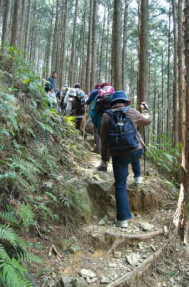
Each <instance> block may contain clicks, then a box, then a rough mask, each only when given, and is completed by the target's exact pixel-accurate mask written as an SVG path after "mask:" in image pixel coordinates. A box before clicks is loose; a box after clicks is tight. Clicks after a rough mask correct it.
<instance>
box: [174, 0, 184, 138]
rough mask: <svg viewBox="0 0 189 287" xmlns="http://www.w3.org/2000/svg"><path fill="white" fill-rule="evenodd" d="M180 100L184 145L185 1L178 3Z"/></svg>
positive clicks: (179, 116)
mask: <svg viewBox="0 0 189 287" xmlns="http://www.w3.org/2000/svg"><path fill="white" fill-rule="evenodd" d="M177 53H178V99H177V102H176V103H175V106H176V111H175V112H176V113H177V121H178V123H177V125H176V127H177V129H178V139H179V140H178V139H177V142H180V143H182V142H183V140H184V135H183V124H184V114H185V110H184V88H185V87H184V35H183V0H179V1H178V43H177Z"/></svg>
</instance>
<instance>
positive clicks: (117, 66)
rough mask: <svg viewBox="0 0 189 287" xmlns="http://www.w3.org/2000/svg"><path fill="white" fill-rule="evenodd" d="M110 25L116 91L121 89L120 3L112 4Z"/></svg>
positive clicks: (116, 0) (117, 0)
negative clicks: (111, 21)
mask: <svg viewBox="0 0 189 287" xmlns="http://www.w3.org/2000/svg"><path fill="white" fill-rule="evenodd" d="M113 3H114V4H113V23H112V83H113V85H114V87H115V89H116V90H121V89H122V63H121V55H120V51H121V50H122V49H121V18H122V17H121V11H122V1H121V0H114V2H113Z"/></svg>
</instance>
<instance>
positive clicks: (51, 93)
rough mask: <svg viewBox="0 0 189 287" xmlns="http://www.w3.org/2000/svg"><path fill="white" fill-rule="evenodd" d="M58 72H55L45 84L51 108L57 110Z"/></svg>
mask: <svg viewBox="0 0 189 287" xmlns="http://www.w3.org/2000/svg"><path fill="white" fill-rule="evenodd" d="M56 86H57V72H53V73H52V74H51V76H50V77H49V78H48V79H47V82H46V84H45V91H46V92H47V96H48V100H49V106H50V107H56V108H57V97H56V94H57V93H58V89H57V87H56Z"/></svg>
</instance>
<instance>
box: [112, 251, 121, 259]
mask: <svg viewBox="0 0 189 287" xmlns="http://www.w3.org/2000/svg"><path fill="white" fill-rule="evenodd" d="M121 256H122V253H121V251H114V257H115V258H121Z"/></svg>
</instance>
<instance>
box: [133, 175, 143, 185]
mask: <svg viewBox="0 0 189 287" xmlns="http://www.w3.org/2000/svg"><path fill="white" fill-rule="evenodd" d="M134 179H135V183H136V184H141V183H143V177H142V176H138V177H135V178H134Z"/></svg>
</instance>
